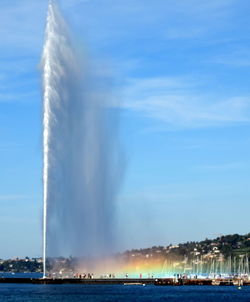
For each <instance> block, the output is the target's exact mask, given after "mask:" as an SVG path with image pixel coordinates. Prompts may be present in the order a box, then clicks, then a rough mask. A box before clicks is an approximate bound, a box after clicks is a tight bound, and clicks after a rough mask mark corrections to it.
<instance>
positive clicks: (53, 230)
mask: <svg viewBox="0 0 250 302" xmlns="http://www.w3.org/2000/svg"><path fill="white" fill-rule="evenodd" d="M79 53H80V51H79V50H78V49H77V48H76V47H75V46H74V43H73V40H72V37H71V34H70V31H69V29H68V26H67V24H66V22H65V20H64V18H63V17H62V15H61V14H60V12H59V10H58V8H57V6H56V5H55V3H54V2H52V1H51V2H50V3H49V7H48V16H47V25H46V36H45V44H44V49H43V56H42V69H43V76H42V77H43V202H44V218H43V260H44V261H43V262H44V267H43V270H44V276H46V257H47V256H48V255H49V256H60V255H61V256H69V255H73V256H84V255H97V254H105V253H107V252H108V251H109V250H112V247H113V243H114V241H113V240H114V229H115V226H114V222H113V211H114V200H115V196H116V193H117V187H118V185H119V179H120V177H119V175H120V165H119V152H118V148H117V146H118V144H117V142H118V140H117V133H116V129H117V125H116V122H115V121H114V112H111V111H110V110H107V107H108V106H107V105H108V104H107V103H108V100H109V99H110V95H108V93H107V85H106V84H107V81H106V80H104V79H101V78H100V76H98V75H97V74H98V73H97V72H96V70H95V72H93V69H92V68H91V67H90V65H91V64H90V61H89V60H88V59H87V58H86V56H81V55H79Z"/></svg>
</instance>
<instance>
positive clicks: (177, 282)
mask: <svg viewBox="0 0 250 302" xmlns="http://www.w3.org/2000/svg"><path fill="white" fill-rule="evenodd" d="M0 283H23V284H24V283H26V284H82V285H85V284H95V285H99V284H103V285H105V284H106V285H111V284H124V285H148V284H151V285H156V286H183V285H184V286H185V285H186V286H190V285H199V286H201V285H211V286H230V285H231V286H249V285H250V280H243V279H183V278H180V279H176V278H157V279H153V278H148V279H146V278H145V279H143V278H103V279H102V278H93V279H80V278H0Z"/></svg>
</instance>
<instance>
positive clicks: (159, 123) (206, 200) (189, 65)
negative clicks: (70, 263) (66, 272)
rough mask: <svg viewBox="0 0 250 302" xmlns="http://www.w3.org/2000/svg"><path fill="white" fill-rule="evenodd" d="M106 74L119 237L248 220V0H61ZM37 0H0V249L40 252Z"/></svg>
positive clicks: (179, 236)
mask: <svg viewBox="0 0 250 302" xmlns="http://www.w3.org/2000/svg"><path fill="white" fill-rule="evenodd" d="M59 3H60V6H61V9H62V11H63V14H64V15H65V16H66V18H67V20H68V22H69V24H70V26H71V28H72V31H73V32H74V33H75V35H76V36H77V37H78V41H79V44H81V47H82V48H83V49H85V51H86V52H88V53H89V54H90V56H91V58H92V59H93V61H94V62H95V65H96V66H98V69H99V72H100V71H101V72H102V73H103V74H105V75H106V76H107V77H108V78H110V79H111V80H112V83H113V90H114V95H115V99H118V100H119V102H114V103H113V106H114V107H116V108H117V107H118V109H120V115H121V121H120V128H121V129H120V130H121V141H122V144H123V146H124V150H125V154H126V173H125V177H124V183H123V186H122V189H121V192H120V195H119V200H118V201H117V218H118V219H117V220H118V224H119V226H118V229H119V234H120V238H122V243H121V245H120V247H121V249H123V248H124V249H125V248H132V247H146V246H151V245H155V244H156V245H159V244H163V245H165V244H169V243H177V242H182V241H187V240H200V239H203V238H205V237H215V236H217V235H218V234H221V233H222V234H227V233H235V232H239V233H247V232H249V211H250V203H249V198H250V186H249V184H250V174H249V169H250V158H249V154H250V152H249V151H250V135H249V130H250V82H249V78H250V38H249V32H250V21H249V14H248V12H249V9H250V3H249V2H248V1H247V0H242V1H238V0H210V1H209V2H205V1H199V0H179V1H174V0H156V1H149V0H144V1H139V0H127V1H120V0H118V1H111V0H85V1H84V0H83V1H81V0H61V1H59ZM46 9H47V1H43V0H40V1H38V0H37V1H33V0H23V1H17V0H13V1H11V2H10V1H7V0H2V1H1V3H0V37H1V39H0V66H1V69H0V138H1V141H0V167H1V173H0V184H1V185H0V204H1V211H0V229H1V232H0V241H1V250H0V257H4V258H5V257H13V256H26V255H29V256H39V255H40V254H41V217H42V181H41V179H42V172H41V169H42V161H41V146H42V144H41V85H40V71H39V62H40V55H41V51H42V45H43V38H44V26H45V18H46Z"/></svg>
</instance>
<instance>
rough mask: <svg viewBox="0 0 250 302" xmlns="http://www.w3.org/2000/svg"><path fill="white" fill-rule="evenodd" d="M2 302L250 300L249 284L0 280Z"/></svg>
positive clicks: (242, 301)
mask: <svg viewBox="0 0 250 302" xmlns="http://www.w3.org/2000/svg"><path fill="white" fill-rule="evenodd" d="M0 301H1V302H5V301H6V302H12V301H13V302H14V301H15V302H23V301H25V302H33V301H36V302H38V301H42V302H45V301H46V302H47V301H49V302H60V301H62V302H79V301H85V302H99V301H104V302H112V301H117V302H118V301H119V302H123V301H126V302H133V301H136V302H142V301H181V302H192V301H200V302H213V301H215V302H220V301H225V302H230V301H234V302H237V301H241V302H250V286H245V287H242V289H241V290H239V289H238V288H237V287H234V286H228V287H227V286H225V287H224V286H154V285H146V286H141V285H77V284H69V285H68V284H64V285H32V284H0Z"/></svg>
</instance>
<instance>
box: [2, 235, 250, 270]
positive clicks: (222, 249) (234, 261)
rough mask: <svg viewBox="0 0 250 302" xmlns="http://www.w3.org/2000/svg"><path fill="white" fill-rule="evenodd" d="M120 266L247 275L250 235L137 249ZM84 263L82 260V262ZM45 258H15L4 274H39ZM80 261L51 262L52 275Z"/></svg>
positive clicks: (4, 265)
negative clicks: (123, 264) (53, 272)
mask: <svg viewBox="0 0 250 302" xmlns="http://www.w3.org/2000/svg"><path fill="white" fill-rule="evenodd" d="M113 257H114V258H115V259H116V260H117V262H118V263H119V262H120V263H125V264H126V265H127V267H129V266H130V267H136V268H137V269H138V270H145V271H146V270H148V271H150V270H151V271H152V270H153V267H154V268H157V269H158V270H159V269H161V271H162V272H165V273H167V272H170V271H171V272H173V271H176V272H181V273H199V274H201V273H211V272H214V273H222V272H233V273H245V274H249V258H250V233H249V234H246V235H238V234H234V235H226V236H220V237H217V238H216V239H205V240H203V241H200V242H186V243H181V244H178V245H172V244H170V245H168V246H153V247H151V248H144V249H133V250H128V251H125V252H123V253H118V254H115V255H114V256H113ZM81 260H82V259H81ZM42 263H43V260H42V258H29V257H25V258H24V259H21V258H15V259H7V260H3V259H1V260H0V272H12V273H21V272H22V273H23V272H37V273H40V272H42V270H43V267H42ZM78 263H79V259H78V258H74V257H69V258H65V257H58V258H49V259H48V267H47V269H48V271H50V270H51V271H52V270H53V271H55V270H56V271H58V272H59V271H61V272H62V271H63V272H74V271H76V269H77V266H78Z"/></svg>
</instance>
